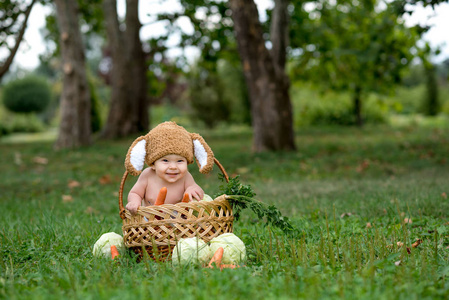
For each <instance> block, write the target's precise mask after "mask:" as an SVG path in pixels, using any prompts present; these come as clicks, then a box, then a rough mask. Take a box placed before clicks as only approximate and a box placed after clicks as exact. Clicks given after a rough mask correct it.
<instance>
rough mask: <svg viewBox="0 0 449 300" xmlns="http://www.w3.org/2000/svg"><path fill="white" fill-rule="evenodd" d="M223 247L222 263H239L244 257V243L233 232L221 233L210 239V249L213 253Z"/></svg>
mask: <svg viewBox="0 0 449 300" xmlns="http://www.w3.org/2000/svg"><path fill="white" fill-rule="evenodd" d="M220 247H223V250H224V252H223V258H222V259H221V263H222V264H236V265H238V264H240V263H243V262H244V261H245V259H246V248H245V244H244V243H243V242H242V240H241V239H239V238H238V237H237V236H236V235H235V234H233V233H223V234H222V235H219V236H217V237H216V238H213V239H212V240H211V241H210V250H211V252H212V253H215V251H217V249H218V248H220Z"/></svg>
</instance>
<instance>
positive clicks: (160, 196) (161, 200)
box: [154, 186, 167, 205]
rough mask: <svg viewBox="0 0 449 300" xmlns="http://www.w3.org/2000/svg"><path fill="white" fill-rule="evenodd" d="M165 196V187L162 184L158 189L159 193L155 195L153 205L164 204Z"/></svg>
mask: <svg viewBox="0 0 449 300" xmlns="http://www.w3.org/2000/svg"><path fill="white" fill-rule="evenodd" d="M166 197H167V188H166V187H165V186H164V187H163V188H161V190H160V191H159V194H158V195H157V198H156V202H154V205H162V204H164V203H165V198H166Z"/></svg>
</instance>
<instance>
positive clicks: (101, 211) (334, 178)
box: [0, 126, 449, 299]
mask: <svg viewBox="0 0 449 300" xmlns="http://www.w3.org/2000/svg"><path fill="white" fill-rule="evenodd" d="M201 134H202V135H203V136H204V137H205V139H206V140H207V141H208V143H209V145H210V146H211V147H212V149H213V150H214V152H215V155H216V157H217V159H218V160H219V161H220V162H221V163H222V164H223V166H224V167H225V168H226V170H227V172H228V173H229V174H230V175H232V176H235V175H237V174H239V175H240V180H241V182H243V183H244V184H250V185H251V186H252V187H253V189H254V190H255V191H256V193H257V196H256V197H257V199H259V200H261V201H263V202H266V203H269V204H274V205H276V206H277V207H278V208H279V209H280V210H281V211H282V213H283V214H284V215H285V216H288V217H289V218H290V220H291V221H292V224H293V225H294V226H295V227H296V228H297V230H298V233H299V234H298V236H299V237H298V238H297V239H291V238H288V237H286V236H284V235H283V234H282V233H280V232H278V231H277V230H276V229H273V228H270V227H266V226H264V222H263V221H262V220H259V219H258V218H257V217H256V216H255V215H254V214H252V213H251V212H250V211H244V213H243V216H242V218H241V219H240V220H239V221H237V222H235V223H234V226H235V234H236V235H237V236H239V237H240V238H241V239H242V240H243V241H244V242H245V244H246V247H247V254H248V261H247V262H246V267H244V268H240V269H237V270H229V269H225V270H223V271H219V270H210V269H201V268H196V267H192V268H185V269H176V268H173V267H172V266H171V264H169V263H154V262H152V261H148V260H145V261H143V262H141V263H137V262H135V260H134V259H133V258H132V256H130V255H125V256H122V257H121V258H120V261H119V263H118V264H117V263H113V262H111V261H109V260H106V259H99V258H94V257H93V256H92V247H93V245H94V243H95V241H96V240H97V239H98V238H99V237H100V235H101V234H103V233H105V232H110V231H115V232H117V233H120V234H121V219H120V217H119V215H118V199H117V198H118V197H117V195H118V188H119V183H120V179H121V176H122V174H123V172H124V167H123V161H124V157H125V154H126V152H127V150H128V147H129V146H130V144H131V142H132V140H133V139H126V140H120V141H100V142H97V143H95V145H94V146H92V147H90V148H85V149H79V150H74V151H59V152H55V151H53V150H52V144H51V142H48V141H43V142H37V141H33V142H29V143H22V142H20V141H19V142H17V141H16V142H14V143H12V142H11V141H3V142H0V153H1V155H0V171H1V172H0V251H1V258H0V298H4V299H158V298H169V297H171V298H174V299H176V298H181V299H296V298H307V299H318V298H322V299H324V298H325V299H327V298H345V299H346V298H348V299H362V298H363V299H424V298H428V299H437V298H441V299H447V298H448V297H449V281H448V278H447V277H446V276H448V275H449V263H448V262H449V261H448V259H449V248H448V246H449V241H448V238H447V237H448V235H449V222H448V221H449V220H448V212H449V200H448V199H447V195H448V194H449V184H448V178H449V168H448V167H449V162H448V154H449V135H448V133H447V130H444V129H439V128H432V127H429V126H428V127H425V128H424V127H418V126H407V127H403V128H392V127H388V126H382V127H366V128H364V129H362V130H360V129H355V128H337V129H336V128H310V129H303V130H301V131H299V132H297V140H296V141H297V146H298V151H297V152H292V153H263V154H253V153H251V132H250V131H249V130H248V129H242V130H231V131H227V132H224V131H221V130H216V131H207V132H201ZM216 169H217V168H216ZM190 170H191V172H192V174H193V175H194V177H195V179H196V180H197V182H198V183H199V184H200V185H201V186H202V187H203V189H204V190H205V191H206V193H208V194H210V195H212V194H215V193H216V192H217V191H218V187H219V185H221V184H222V183H221V182H220V181H219V179H218V176H217V174H218V170H214V172H213V174H212V175H207V176H205V175H201V174H199V173H198V171H197V168H196V167H195V166H191V167H190ZM134 180H135V178H130V179H129V181H128V182H127V185H126V189H128V190H129V188H130V187H131V185H132V182H133V181H134ZM125 193H126V191H125ZM417 239H419V240H420V241H421V243H420V244H419V243H416V240H417ZM418 244H419V245H418ZM414 246H416V247H414Z"/></svg>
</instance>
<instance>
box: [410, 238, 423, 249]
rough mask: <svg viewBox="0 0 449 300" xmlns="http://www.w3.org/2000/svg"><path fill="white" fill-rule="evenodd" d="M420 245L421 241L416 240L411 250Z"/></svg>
mask: <svg viewBox="0 0 449 300" xmlns="http://www.w3.org/2000/svg"><path fill="white" fill-rule="evenodd" d="M420 244H422V240H421V239H417V240H416V242H414V243H413V244H412V248H416V247H418V246H419V245H420Z"/></svg>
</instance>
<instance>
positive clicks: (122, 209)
mask: <svg viewBox="0 0 449 300" xmlns="http://www.w3.org/2000/svg"><path fill="white" fill-rule="evenodd" d="M214 163H215V164H216V165H217V166H218V168H219V169H220V171H221V173H223V176H224V178H225V180H226V182H229V176H228V174H227V173H226V170H225V169H224V168H223V166H222V165H221V164H220V162H219V161H218V160H217V159H216V158H215V157H214ZM128 174H129V173H128V171H127V170H126V171H125V173H124V174H123V177H122V181H121V183H120V190H119V192H118V207H119V209H120V218H122V220H124V219H125V207H124V206H123V189H124V187H125V182H126V178H128Z"/></svg>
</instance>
